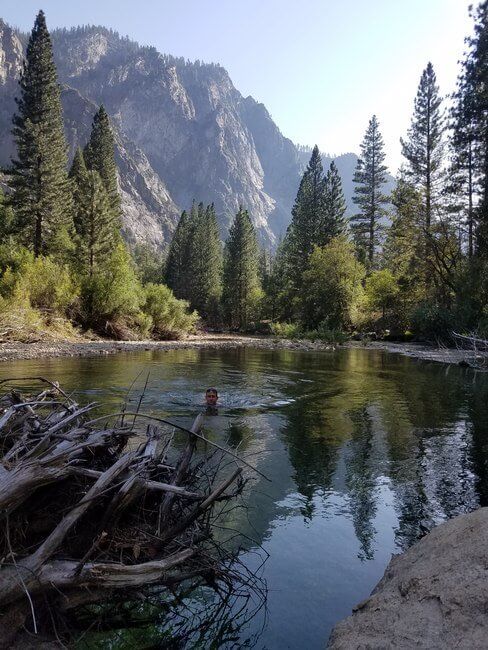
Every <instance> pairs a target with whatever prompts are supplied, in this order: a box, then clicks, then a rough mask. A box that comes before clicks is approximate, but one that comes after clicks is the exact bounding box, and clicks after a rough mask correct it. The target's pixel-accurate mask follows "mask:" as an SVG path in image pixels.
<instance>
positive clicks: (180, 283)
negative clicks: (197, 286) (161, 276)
mask: <svg viewBox="0 0 488 650" xmlns="http://www.w3.org/2000/svg"><path fill="white" fill-rule="evenodd" d="M190 230H191V219H190V215H189V214H188V213H187V212H186V210H183V212H182V213H181V217H180V220H179V221H178V225H177V226H176V230H175V234H174V235H173V239H172V240H171V244H170V246H169V252H168V259H167V262H166V272H165V279H166V284H167V285H168V287H169V288H170V289H172V290H173V293H174V294H175V296H176V297H177V298H183V299H185V300H186V299H187V298H188V287H187V284H188V277H189V273H188V272H189V266H190V247H189V243H190Z"/></svg>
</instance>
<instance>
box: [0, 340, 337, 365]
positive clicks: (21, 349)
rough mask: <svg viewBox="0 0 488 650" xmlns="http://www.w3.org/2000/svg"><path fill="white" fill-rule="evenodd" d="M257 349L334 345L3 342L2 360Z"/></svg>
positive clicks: (323, 348) (238, 342)
mask: <svg viewBox="0 0 488 650" xmlns="http://www.w3.org/2000/svg"><path fill="white" fill-rule="evenodd" d="M239 347H253V348H264V349H268V350H276V349H280V350H281V349H292V350H333V349H334V346H332V345H330V344H325V343H321V342H315V343H312V342H311V341H286V340H283V339H275V338H271V337H258V336H238V335H228V334H212V335H210V334H206V335H199V336H190V337H188V338H186V339H184V340H182V341H82V342H71V341H47V342H42V341H39V342H36V343H16V342H9V343H0V361H18V360H20V359H38V358H43V357H85V356H99V355H108V354H116V353H117V352H140V351H141V350H178V349H183V350H184V349H188V348H219V349H226V348H239Z"/></svg>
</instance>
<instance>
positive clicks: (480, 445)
mask: <svg viewBox="0 0 488 650" xmlns="http://www.w3.org/2000/svg"><path fill="white" fill-rule="evenodd" d="M468 415H469V420H470V423H469V425H468V427H469V432H470V435H471V439H472V444H471V447H470V450H469V459H470V461H471V464H472V468H473V472H474V474H475V484H476V492H477V494H478V496H479V500H480V506H482V507H483V506H488V376H487V375H483V376H482V378H481V377H480V376H478V385H477V386H475V385H473V388H472V394H471V396H470V399H469V404H468Z"/></svg>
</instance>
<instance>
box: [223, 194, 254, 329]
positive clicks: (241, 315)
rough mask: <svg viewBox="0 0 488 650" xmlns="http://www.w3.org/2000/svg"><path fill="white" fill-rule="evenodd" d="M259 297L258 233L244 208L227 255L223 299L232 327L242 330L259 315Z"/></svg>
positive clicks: (228, 240)
mask: <svg viewBox="0 0 488 650" xmlns="http://www.w3.org/2000/svg"><path fill="white" fill-rule="evenodd" d="M260 295H261V289H260V286H259V275H258V245H257V242H256V233H255V231H254V226H253V225H252V222H251V219H250V217H249V214H248V212H247V210H244V209H243V208H242V207H241V208H240V209H239V212H238V213H237V214H236V217H235V219H234V222H233V224H232V226H231V228H230V230H229V237H228V239H227V242H226V244H225V253H224V287H223V295H222V300H223V304H224V308H225V312H226V316H227V321H228V323H229V324H230V325H231V327H238V328H243V327H245V326H246V325H247V324H248V323H249V322H250V321H251V320H252V319H253V318H254V317H255V316H256V312H257V304H258V301H259V298H260Z"/></svg>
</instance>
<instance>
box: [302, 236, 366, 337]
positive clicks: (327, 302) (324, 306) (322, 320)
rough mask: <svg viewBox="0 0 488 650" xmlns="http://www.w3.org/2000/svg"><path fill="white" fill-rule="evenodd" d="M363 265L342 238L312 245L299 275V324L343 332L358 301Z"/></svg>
mask: <svg viewBox="0 0 488 650" xmlns="http://www.w3.org/2000/svg"><path fill="white" fill-rule="evenodd" d="M364 275H365V270H364V267H363V265H362V264H361V263H360V262H358V261H357V259H356V257H355V255H354V247H353V245H352V244H351V242H349V241H348V240H347V239H346V237H335V238H334V239H332V240H331V241H330V242H329V243H328V244H327V245H326V246H322V247H319V246H316V247H315V248H314V250H313V252H312V254H311V255H310V258H309V262H308V267H307V269H306V271H305V273H304V274H303V279H304V287H303V291H302V296H301V307H302V309H301V312H302V321H303V324H304V325H305V326H306V327H310V328H317V327H319V326H321V325H326V326H327V327H328V328H329V329H344V328H345V327H348V326H349V325H350V324H352V323H353V322H354V320H355V316H356V314H357V311H358V309H359V306H360V304H361V301H362V296H363V288H362V281H363V278H364Z"/></svg>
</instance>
